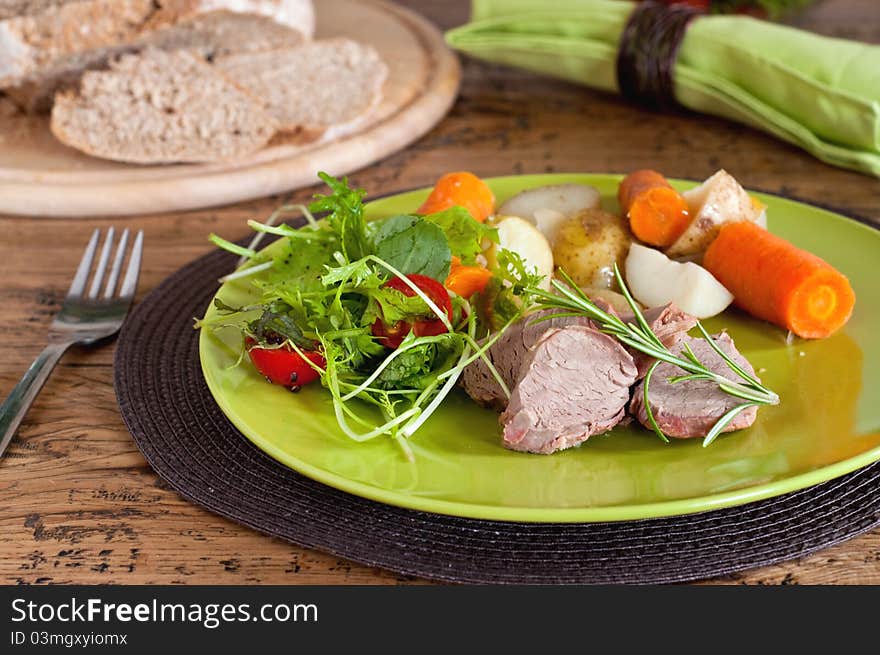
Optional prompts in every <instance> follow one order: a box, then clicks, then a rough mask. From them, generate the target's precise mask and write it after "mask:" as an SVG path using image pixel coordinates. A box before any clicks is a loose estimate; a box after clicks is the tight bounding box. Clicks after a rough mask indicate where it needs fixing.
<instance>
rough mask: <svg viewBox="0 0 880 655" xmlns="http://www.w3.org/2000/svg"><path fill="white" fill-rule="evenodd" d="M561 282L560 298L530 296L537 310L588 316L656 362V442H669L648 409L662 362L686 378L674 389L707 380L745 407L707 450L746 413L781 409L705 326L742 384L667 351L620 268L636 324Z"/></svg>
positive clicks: (557, 284)
mask: <svg viewBox="0 0 880 655" xmlns="http://www.w3.org/2000/svg"><path fill="white" fill-rule="evenodd" d="M559 276H560V277H561V278H562V280H553V281H552V282H551V284H552V286H553V288H554V290H555V291H556V293H552V292H550V291H545V290H543V289H530V290H529V291H530V293H531V294H532V295H533V298H534V300H535V304H536V305H537V306H538V307H540V308H541V309H552V310H557V312H558V313H556V314H554V315H556V316H559V315H575V316H586V317H587V318H589V319H591V320H592V321H594V322H595V323H596V324H597V325H598V327H599V330H601V331H602V332H604V333H606V334H609V335H611V336H613V337H614V338H616V339H617V340H618V341H620V342H621V343H623V344H626V345H627V346H629V347H631V348H632V349H633V350H637V351H639V352H641V353H644V354H646V355H648V356H650V357H653V358H654V359H656V360H658V361H656V362H654V364H653V365H652V366H651V368H650V369H649V370H648V374H647V375H646V376H645V385H644V391H645V411H646V412H647V414H648V422H649V423H650V424H651V427H652V428H653V429H654V432H655V433H656V434H657V436H658V437H660V438H661V439H662V440H663V441H667V442H668V438H667V436H666V435H665V434H664V433H663V431H662V430H661V429H660V426H659V425H658V423H657V421H656V420H655V419H654V416H653V413H652V411H651V406H650V404H649V403H648V387H649V385H650V383H651V376H652V374H653V373H654V371H655V369H656V368H657V366H658V364H659V363H660V362H667V363H669V364H673V365H675V366H678V367H679V368H681V369H683V370H684V371H686V372H687V374H686V375H679V376H676V377H673V378H670V379H669V382H670V383H672V384H675V383H678V382H683V381H685V380H709V381H712V382H714V383H715V384H717V385H718V388H719V389H721V390H722V391H724V392H725V393H727V394H729V395H731V396H734V397H736V398H740V399H742V400H743V401H744V402H743V403H742V404H740V405H737V406H736V407H734V408H733V409H731V410H730V411H728V412H727V413H725V414H724V416H722V417H721V418H719V419H718V421H717V422H716V423H715V425H713V426H712V429H711V430H710V431H709V433H708V434H707V435H706V436H705V438H704V439H703V446H708V445H709V444H710V443H712V442H713V441H714V440H715V438H716V437H717V436H718V435H719V434H721V432H722V431H723V430H724V428H725V427H726V426H727V425H729V424H730V422H731V421H733V419H734V418H736V416H737V415H738V414H739V413H740V412H742V411H744V410H745V409H747V408H749V407H753V406H760V405H778V404H779V396H778V395H776V394H775V393H774V392H773V391H771V390H770V389H768V388H767V387H765V386H764V385H763V384H761V382H759V381H758V380H757V378H755V377H754V376H752V375H749V374H748V373H747V372H746V371H745V370H744V369H743V368H742V367H741V366H739V365H738V364H737V363H736V362H735V361H733V360H732V359H731V358H730V356H729V355H728V354H727V353H725V352H724V351H723V350H722V349H721V348H720V347H718V345H717V344H716V343H715V340H714V339H712V337H711V336H710V335H709V333H708V332H706V329H705V328H704V327H703V326H702V324H701V323H699V322H697V328H698V329H699V331H700V334H701V335H702V336H703V338H704V339H706V340H707V341H708V342H709V345H710V346H711V347H712V349H713V350H714V351H715V352H716V353H718V355H719V356H720V357H721V358H722V359H723V360H724V362H725V363H726V364H727V366H728V367H729V368H730V370H731V371H733V372H734V373H735V374H736V376H737V377H738V378H740V380H741V382H736V381H734V380H731V379H730V378H727V377H725V376H723V375H719V374H718V373H715V372H714V371H712V370H711V369H709V368H707V367H706V366H704V365H703V364H702V363H701V362H700V360H699V359H698V358H697V356H696V355H695V354H694V352H693V350H692V349H691V348H690V347H689V346H687V344H686V345H685V347H684V348H683V353H682V355H676V354H675V353H673V352H672V351H671V350H669V348H667V347H666V346H665V345H663V343H662V342H661V341H660V339H659V338H658V337H657V335H656V334H654V332H653V331H652V330H651V327H650V326H649V325H648V322H647V321H646V320H645V316H644V314H642V311H641V310H640V309H639V306H638V304H637V303H636V301H635V300H634V299H633V297H632V295H631V294H630V292H629V289H628V288H627V286H626V283H625V282H624V281H623V276H622V275H621V274H620V269H619V268H618V267H617V265H616V264H615V266H614V276H615V278H616V279H617V284H618V285H619V286H620V290H621V293H622V294H623V296H624V298H626V302H627V304H628V305H629V307H630V310H631V311H632V313H633V317H634V322H631V323H624V322H623V321H622V320H621V319H620V318H619V317H618V316H615V315H613V314H609V313H608V312H606V311H604V310H602V309H600V308H599V307H598V306H597V305H596V304H595V303H593V301H592V300H590V299H589V297H587V295H586V294H585V293H584V292H583V291H581V290H580V288H579V287H578V285H577V284H576V283H575V282H574V281H573V280H572V279H571V278H570V277H569V276H568V274H567V273H566V272H565V271H562V270H560V271H559ZM548 318H549V317H545V318H542V319H538V321H541V320H547V319H548Z"/></svg>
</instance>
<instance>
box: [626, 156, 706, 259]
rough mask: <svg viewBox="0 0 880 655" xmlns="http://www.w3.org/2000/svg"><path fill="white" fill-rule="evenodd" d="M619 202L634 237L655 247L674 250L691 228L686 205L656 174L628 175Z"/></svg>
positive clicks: (640, 172)
mask: <svg viewBox="0 0 880 655" xmlns="http://www.w3.org/2000/svg"><path fill="white" fill-rule="evenodd" d="M617 199H618V202H619V203H620V209H621V211H623V213H624V215H626V216H628V217H629V226H630V229H631V230H632V232H633V234H635V235H636V237H637V238H638V239H639V240H641V241H643V242H645V243H648V244H650V245H652V246H659V247H661V248H666V247H668V246H671V245H672V244H673V243H675V240H676V239H678V237H680V236H681V235H682V234H683V233H684V231H685V230H686V229H687V227H688V225H689V224H690V220H691V217H690V214H689V213H688V206H687V202H686V201H685V199H684V198H683V197H682V195H681V194H680V193H679V192H678V191H676V190H675V189H673V188H672V187H671V186H670V185H669V182H667V181H666V178H665V177H663V176H662V175H661V174H660V173H658V172H657V171H650V170H641V171H635V172H634V173H630V174H629V175H627V176H626V177H625V178H624V179H623V181H622V182H621V183H620V188H619V189H618V191H617Z"/></svg>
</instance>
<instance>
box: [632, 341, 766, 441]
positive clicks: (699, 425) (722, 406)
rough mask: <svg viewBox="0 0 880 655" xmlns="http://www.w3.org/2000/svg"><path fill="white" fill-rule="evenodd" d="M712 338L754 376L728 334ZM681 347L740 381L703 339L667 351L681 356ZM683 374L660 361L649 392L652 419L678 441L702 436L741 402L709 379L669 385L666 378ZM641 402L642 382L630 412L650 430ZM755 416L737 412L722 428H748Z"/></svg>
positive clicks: (751, 410)
mask: <svg viewBox="0 0 880 655" xmlns="http://www.w3.org/2000/svg"><path fill="white" fill-rule="evenodd" d="M713 339H714V340H715V343H716V344H717V345H718V346H720V348H721V350H723V351H724V352H725V353H727V355H728V356H729V357H730V358H731V359H733V361H735V362H736V363H737V364H739V365H740V366H741V367H742V368H743V369H744V370H745V371H746V372H747V373H748V374H749V375H753V376H754V375H755V369H754V368H753V367H752V365H751V364H750V363H749V361H748V360H747V359H746V358H745V357H743V356H742V354H740V352H739V351H738V350H737V349H736V346H735V345H734V343H733V339H731V338H730V335H728V334H727V333H726V332H722V333H720V334H716V335H713ZM684 344H688V345H689V346H690V347H691V349H692V350H693V351H694V354H695V355H696V356H697V358H698V359H699V360H700V362H701V363H702V364H703V365H705V366H706V367H707V368H709V369H710V370H712V371H713V372H715V373H717V374H719V375H723V376H724V377H726V378H729V379H730V380H732V381H735V382H737V381H739V376H737V375H736V373H734V372H733V371H732V370H730V367H729V366H728V365H727V363H726V362H725V361H724V360H723V359H722V358H721V356H720V355H719V354H718V353H716V352H715V351H714V350H713V349H712V346H710V345H709V343H708V342H707V341H706V340H705V339H699V338H694V337H685V338H684V339H682V340H680V341H679V343H678V344H676V346H675V347H673V348H670V350H672V351H673V352H675V353H681V351H682V348H683V347H684ZM684 374H685V371H684V370H682V369H681V368H679V367H678V366H674V365H672V364H668V363H666V362H662V363H661V364H660V365H659V366H658V367H657V368H656V370H655V371H654V374H653V375H652V376H651V381H650V382H651V383H650V386H649V390H648V402H649V403H650V406H651V412H652V414H653V415H654V420H655V421H657V424H658V425H659V426H660V429H661V430H663V432H664V433H665V434H666V435H667V436H670V437H675V438H678V439H687V438H691V437H705V436H706V434H708V432H709V430H711V429H712V426H713V425H715V422H716V421H718V419H720V418H721V417H722V416H724V414H726V413H727V412H728V411H730V410H731V409H733V408H734V407H736V406H737V405H739V404H741V403H742V402H743V401H742V400H740V399H739V398H735V397H733V396H731V395H729V394H726V393H724V392H723V391H721V390H720V389H719V388H718V386H717V385H716V384H715V383H714V382H712V381H710V380H686V381H683V382H678V383H676V384H672V383H670V382H669V378H672V377H675V376H678V375H684ZM644 401H645V383H644V381H642V382H640V383H639V384H638V385H637V386H636V388H635V391H634V392H633V399H632V402H631V403H630V408H629V409H630V413H631V414H632V415H633V416H635V417H636V418H637V419H638V420H639V423H641V424H642V425H644V426H645V427H646V428H648V429H652V428H651V424H650V422H649V421H648V413H647V411H646V410H645V402H644ZM757 414H758V408H757V407H749V408H748V409H746V410H744V411H742V412H740V413H739V414H738V415H737V417H736V418H735V419H734V420H733V421H732V422H731V423H730V424H729V425H728V426H727V427H726V428H725V429H724V432H733V431H734V430H742V429H743V428H747V427H749V426H751V425H752V424H753V423H754V422H755V417H756V416H757Z"/></svg>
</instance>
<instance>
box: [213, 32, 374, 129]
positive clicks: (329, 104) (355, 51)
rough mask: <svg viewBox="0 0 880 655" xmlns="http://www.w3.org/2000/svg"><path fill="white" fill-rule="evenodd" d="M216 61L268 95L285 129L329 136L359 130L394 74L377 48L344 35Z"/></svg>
mask: <svg viewBox="0 0 880 655" xmlns="http://www.w3.org/2000/svg"><path fill="white" fill-rule="evenodd" d="M214 65H215V66H216V67H218V68H219V69H220V70H221V71H223V72H224V73H226V74H227V75H228V76H229V77H230V78H231V79H232V80H233V81H235V82H236V83H237V84H239V85H240V86H242V87H244V88H246V89H248V90H249V91H251V92H252V93H253V95H254V96H256V97H258V98H260V99H261V100H263V102H265V104H266V106H267V108H268V110H269V113H271V114H272V116H273V117H274V118H275V120H276V121H277V122H278V125H279V127H280V129H281V130H282V131H283V132H288V133H299V134H303V135H306V136H309V137H311V138H322V139H324V140H330V139H335V138H339V137H341V136H343V135H345V134H349V133H351V132H352V131H353V130H355V129H357V127H358V126H359V125H360V124H361V122H362V121H363V120H364V119H365V118H366V117H367V115H368V114H369V112H370V110H371V109H372V108H373V107H374V106H375V105H376V104H377V103H378V102H379V100H380V98H381V97H382V85H383V83H384V82H385V78H386V77H387V76H388V67H387V66H386V65H385V63H384V62H383V61H382V59H381V57H380V56H379V54H378V53H377V52H376V51H375V50H374V49H373V48H372V47H370V46H368V45H364V44H362V43H358V42H356V41H352V40H350V39H344V38H336V39H327V40H322V41H312V42H310V43H306V44H304V45H301V46H298V47H295V48H284V49H278V50H271V51H267V52H253V53H244V54H237V55H231V56H225V57H218V58H216V59H215V60H214Z"/></svg>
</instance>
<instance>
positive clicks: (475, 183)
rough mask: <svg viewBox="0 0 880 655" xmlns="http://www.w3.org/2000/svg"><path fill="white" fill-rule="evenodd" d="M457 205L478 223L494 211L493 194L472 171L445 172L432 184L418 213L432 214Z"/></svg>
mask: <svg viewBox="0 0 880 655" xmlns="http://www.w3.org/2000/svg"><path fill="white" fill-rule="evenodd" d="M456 205H459V206H461V207H464V208H465V209H467V210H468V211H469V212H470V214H471V216H473V217H474V218H475V219H476V220H478V221H480V223H482V222H484V221H485V220H486V219H487V218H489V216H491V215H492V213H493V212H494V211H495V195H494V194H493V193H492V190H491V189H490V188H489V187H488V185H487V184H486V183H485V182H483V180H481V179H480V178H478V177H477V176H476V175H474V174H473V173H468V172H465V171H460V172H458V173H447V174H446V175H444V176H443V177H441V178H440V179H439V180H437V184H436V185H434V190H433V191H431V195H429V196H428V199H427V200H426V201H425V203H424V204H423V205H422V206H421V207H419V210H418V213H419V214H434V213H436V212H441V211H443V210H445V209H449V208H450V207H454V206H456Z"/></svg>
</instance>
